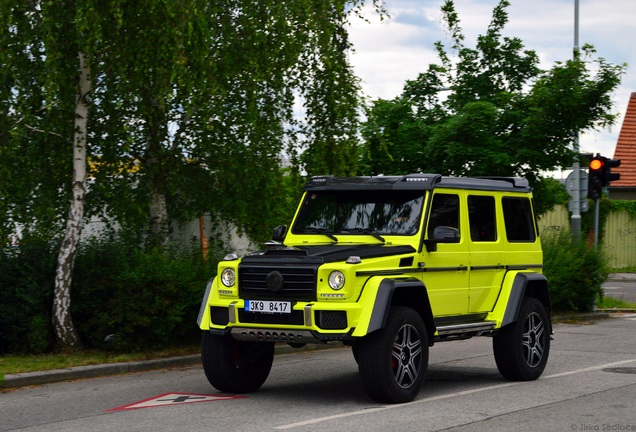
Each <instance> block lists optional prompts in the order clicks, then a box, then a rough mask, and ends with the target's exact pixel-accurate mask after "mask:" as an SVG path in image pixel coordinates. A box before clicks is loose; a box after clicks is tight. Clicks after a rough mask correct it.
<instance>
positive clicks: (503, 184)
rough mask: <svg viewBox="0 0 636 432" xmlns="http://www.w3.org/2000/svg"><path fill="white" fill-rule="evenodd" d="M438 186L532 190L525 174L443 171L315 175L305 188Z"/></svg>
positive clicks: (403, 188)
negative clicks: (461, 174)
mask: <svg viewBox="0 0 636 432" xmlns="http://www.w3.org/2000/svg"><path fill="white" fill-rule="evenodd" d="M435 187H445V188H454V189H473V190H497V191H510V192H530V191H531V190H532V188H531V187H530V184H529V183H528V180H527V179H525V178H522V177H445V176H441V175H439V174H408V175H404V176H370V177H334V176H315V177H311V178H310V179H309V180H308V181H307V183H305V186H304V188H303V189H304V190H311V191H320V190H432V189H433V188H435Z"/></svg>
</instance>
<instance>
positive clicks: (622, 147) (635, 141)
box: [612, 92, 636, 187]
mask: <svg viewBox="0 0 636 432" xmlns="http://www.w3.org/2000/svg"><path fill="white" fill-rule="evenodd" d="M614 159H620V161H621V166H619V167H618V168H614V169H612V172H617V173H619V174H620V175H621V178H620V180H616V181H613V182H612V187H636V92H634V93H632V94H631V96H630V98H629V103H628V104H627V111H626V112H625V119H624V120H623V126H622V127H621V132H620V134H619V135H618V143H617V144H616V150H615V151H614Z"/></svg>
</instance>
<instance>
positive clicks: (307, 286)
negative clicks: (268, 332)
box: [239, 261, 318, 300]
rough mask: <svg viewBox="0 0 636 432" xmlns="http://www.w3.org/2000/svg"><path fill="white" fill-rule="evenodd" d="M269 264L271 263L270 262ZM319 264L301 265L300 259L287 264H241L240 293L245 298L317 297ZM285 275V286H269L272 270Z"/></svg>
mask: <svg viewBox="0 0 636 432" xmlns="http://www.w3.org/2000/svg"><path fill="white" fill-rule="evenodd" d="M268 264H269V263H268ZM317 270H318V265H312V266H308V265H299V263H298V261H295V262H293V263H290V264H289V265H285V263H281V262H276V263H275V264H273V263H272V265H255V264H253V263H249V264H245V263H242V264H241V265H239V293H240V295H241V297H242V298H244V299H260V300H264V299H290V300H315V299H316V273H317ZM274 271H276V272H279V273H280V274H281V275H282V276H283V280H284V283H283V286H282V288H281V289H279V290H270V289H269V288H268V287H267V276H268V275H269V274H270V273H271V272H274Z"/></svg>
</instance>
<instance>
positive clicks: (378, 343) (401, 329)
mask: <svg viewBox="0 0 636 432" xmlns="http://www.w3.org/2000/svg"><path fill="white" fill-rule="evenodd" d="M356 351H357V353H356V357H357V359H358V368H359V371H360V376H361V377H362V381H363V383H364V386H365V389H366V391H367V394H368V395H369V396H370V397H371V398H372V399H374V400H376V401H378V402H384V403H402V402H409V401H411V400H413V399H415V397H416V396H417V394H418V393H419V390H420V386H421V384H422V380H423V379H424V374H425V373H426V368H427V366H428V336H427V334H426V328H425V326H424V322H423V321H422V317H421V316H420V315H419V314H418V313H417V312H415V311H414V310H413V309H411V308H408V307H402V306H394V307H392V308H391V310H390V311H389V316H388V318H387V322H386V326H385V327H384V328H382V329H380V330H377V331H375V332H373V333H371V334H369V335H367V336H365V337H364V339H362V340H361V341H360V345H359V346H358V347H357V349H356Z"/></svg>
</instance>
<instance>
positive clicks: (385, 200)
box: [292, 190, 424, 235]
mask: <svg viewBox="0 0 636 432" xmlns="http://www.w3.org/2000/svg"><path fill="white" fill-rule="evenodd" d="M423 200H424V196H423V192H422V191H395V190H386V191H382V190H380V191H378V190H375V191H359V190H358V191H320V192H313V191H310V192H307V194H306V195H305V199H304V201H303V203H302V207H301V209H300V212H299V214H298V218H297V219H296V222H295V223H294V226H293V228H292V232H293V233H294V234H305V233H330V234H370V233H374V234H384V235H414V234H416V233H417V232H418V229H419V225H420V215H421V213H422V202H423Z"/></svg>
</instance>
